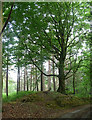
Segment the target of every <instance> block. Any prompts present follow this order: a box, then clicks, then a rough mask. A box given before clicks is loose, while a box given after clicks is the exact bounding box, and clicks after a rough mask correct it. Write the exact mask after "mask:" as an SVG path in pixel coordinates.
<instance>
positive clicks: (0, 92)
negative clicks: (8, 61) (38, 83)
mask: <svg viewBox="0 0 92 120" xmlns="http://www.w3.org/2000/svg"><path fill="white" fill-rule="evenodd" d="M1 30H2V2H1V1H0V32H1ZM2 83H3V82H2V36H0V119H1V113H2V99H1V98H2V86H3V85H2Z"/></svg>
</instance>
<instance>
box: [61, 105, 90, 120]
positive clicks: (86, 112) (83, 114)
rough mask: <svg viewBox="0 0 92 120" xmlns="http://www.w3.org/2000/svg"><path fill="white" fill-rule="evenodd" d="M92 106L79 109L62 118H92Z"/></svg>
mask: <svg viewBox="0 0 92 120" xmlns="http://www.w3.org/2000/svg"><path fill="white" fill-rule="evenodd" d="M91 115H92V105H85V106H81V107H79V108H78V107H77V108H76V109H75V110H73V111H71V112H69V113H65V114H64V115H62V116H61V117H60V118H92V116H91Z"/></svg>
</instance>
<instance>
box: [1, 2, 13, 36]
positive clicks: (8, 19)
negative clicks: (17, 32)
mask: <svg viewBox="0 0 92 120" xmlns="http://www.w3.org/2000/svg"><path fill="white" fill-rule="evenodd" d="M13 5H14V3H13V4H12V5H11V9H10V13H9V15H8V18H7V20H6V22H5V24H4V26H3V28H2V30H1V32H0V37H1V35H2V33H3V31H4V29H5V27H6V25H7V24H8V21H9V19H10V16H11V13H12V10H13Z"/></svg>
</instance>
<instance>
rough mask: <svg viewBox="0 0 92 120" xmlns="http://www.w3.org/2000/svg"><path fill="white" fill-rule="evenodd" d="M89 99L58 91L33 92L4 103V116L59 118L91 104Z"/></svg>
mask: <svg viewBox="0 0 92 120" xmlns="http://www.w3.org/2000/svg"><path fill="white" fill-rule="evenodd" d="M89 101H90V100H89V99H84V98H83V99H82V98H78V97H75V96H73V95H63V94H61V93H58V92H47V91H44V92H37V93H31V94H30V95H26V96H24V97H22V98H19V99H17V100H16V101H13V102H10V103H4V104H3V118H57V117H59V116H60V115H62V114H64V113H66V112H68V111H70V110H73V109H75V107H76V106H81V105H85V104H89Z"/></svg>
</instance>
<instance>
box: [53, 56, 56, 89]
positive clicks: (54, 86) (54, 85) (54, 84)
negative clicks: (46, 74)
mask: <svg viewBox="0 0 92 120" xmlns="http://www.w3.org/2000/svg"><path fill="white" fill-rule="evenodd" d="M53 61H54V56H53ZM52 66H53V74H55V66H54V62H52ZM53 90H54V91H56V83H55V76H53Z"/></svg>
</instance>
